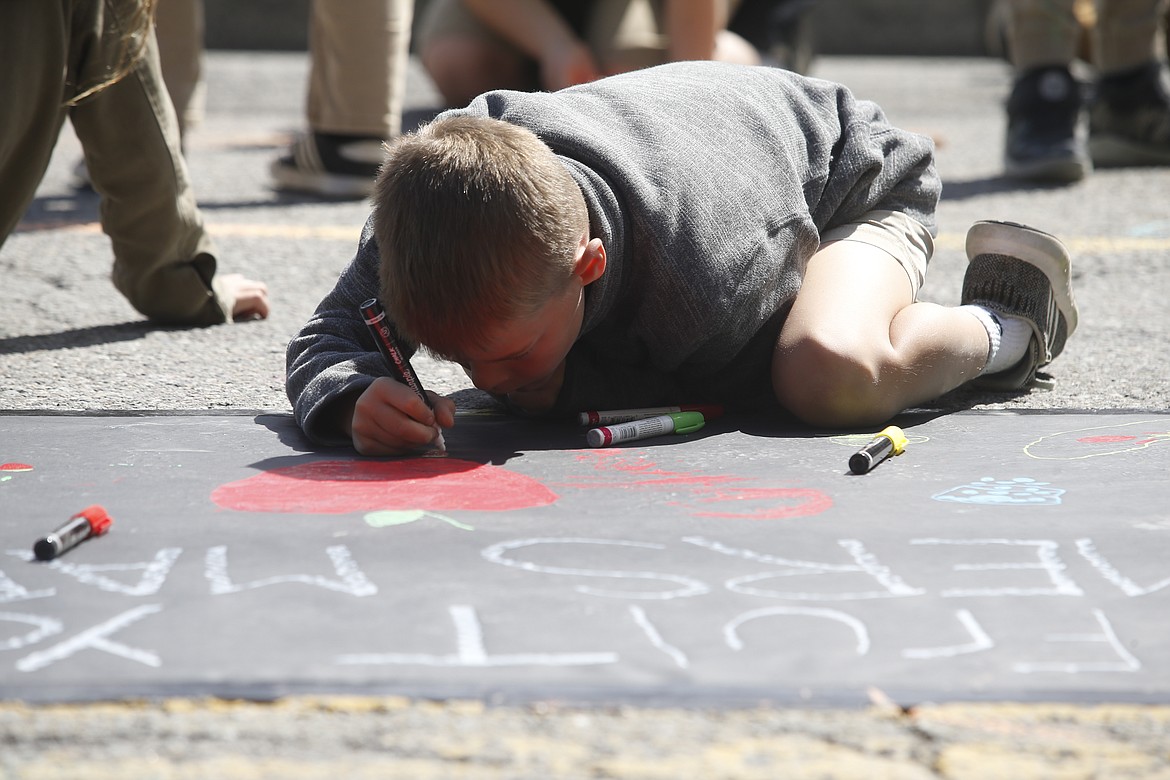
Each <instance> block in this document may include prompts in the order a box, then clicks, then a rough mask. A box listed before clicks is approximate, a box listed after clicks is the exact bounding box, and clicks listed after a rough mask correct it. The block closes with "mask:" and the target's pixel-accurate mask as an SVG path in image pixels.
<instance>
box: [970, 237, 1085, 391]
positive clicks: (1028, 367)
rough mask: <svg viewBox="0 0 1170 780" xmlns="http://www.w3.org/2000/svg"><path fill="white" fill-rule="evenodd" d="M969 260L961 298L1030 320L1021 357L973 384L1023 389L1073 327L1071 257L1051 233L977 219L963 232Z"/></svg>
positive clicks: (989, 387) (1074, 324) (1048, 361)
mask: <svg viewBox="0 0 1170 780" xmlns="http://www.w3.org/2000/svg"><path fill="white" fill-rule="evenodd" d="M967 257H968V258H969V261H970V263H969V265H968V266H967V272H966V274H965V275H964V277H963V295H962V302H963V303H964V304H978V305H980V306H985V307H987V308H988V309H991V310H992V311H993V312H996V313H998V314H1006V315H1010V316H1014V317H1020V318H1022V319H1024V320H1026V321H1027V322H1028V324H1029V325H1031V326H1032V340H1031V341H1030V343H1029V345H1028V349H1027V352H1026V353H1025V355H1024V357H1023V359H1021V360H1020V361H1019V362H1018V363H1016V365H1014V366H1012V367H1011V368H1009V369H1007V370H1006V371H999V372H997V373H994V374H985V375H984V376H981V377H979V378H978V379H976V380H974V382H973V384H975V385H976V386H977V387H981V388H984V389H987V390H1000V391H1012V390H1023V389H1024V388H1026V387H1028V386H1029V385H1031V384H1032V382H1033V381H1034V380H1035V379H1036V371H1037V369H1039V368H1042V367H1043V366H1046V365H1048V364H1049V363H1051V362H1052V361H1053V360H1054V359H1055V358H1056V357H1057V356H1058V355H1059V354H1060V353H1061V352H1062V351H1063V350H1064V344H1065V341H1066V340H1067V339H1068V337H1069V336H1070V335H1072V333H1073V331H1074V330H1076V328H1077V319H1078V315H1077V305H1076V302H1075V301H1074V300H1073V294H1072V261H1071V260H1070V258H1069V255H1068V250H1067V249H1065V247H1064V244H1062V243H1061V242H1060V241H1059V240H1058V239H1057V238H1056V237H1055V236H1051V235H1049V234H1048V233H1044V232H1042V231H1040V230H1036V229H1034V228H1030V227H1028V226H1027V225H1019V224H1016V223H1014V222H992V221H984V222H976V223H975V224H974V225H972V226H971V229H970V230H969V231H968V232H967Z"/></svg>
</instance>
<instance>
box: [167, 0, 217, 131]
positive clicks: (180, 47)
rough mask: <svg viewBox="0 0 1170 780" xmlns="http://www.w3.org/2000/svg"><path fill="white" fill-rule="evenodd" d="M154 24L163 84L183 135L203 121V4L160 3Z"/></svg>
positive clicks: (187, 0)
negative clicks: (165, 86) (164, 83)
mask: <svg viewBox="0 0 1170 780" xmlns="http://www.w3.org/2000/svg"><path fill="white" fill-rule="evenodd" d="M155 22H156V25H155V34H156V35H157V36H158V56H159V59H160V61H161V62H162V74H163V80H164V81H165V82H166V85H167V92H168V93H169V94H170V96H171V103H172V104H173V105H174V107H175V115H176V116H178V118H179V133H180V134H184V133H186V132H187V130H188V129H190V128H192V127H195V126H197V125H198V124H199V122H200V121H202V119H203V109H204V95H205V90H204V82H203V30H204V18H203V0H159V3H158V8H157V10H156V11H155Z"/></svg>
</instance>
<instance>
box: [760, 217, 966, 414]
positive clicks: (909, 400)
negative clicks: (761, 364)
mask: <svg viewBox="0 0 1170 780" xmlns="http://www.w3.org/2000/svg"><path fill="white" fill-rule="evenodd" d="M915 294H916V289H915V283H914V281H912V280H911V279H910V277H908V275H907V271H906V270H905V269H904V267H903V266H902V265H901V263H900V262H899V261H898V260H896V259H895V258H894V257H893V256H892V255H891V254H890V253H889V252H887V251H886V250H884V249H881V248H879V247H877V246H874V245H872V244H869V243H863V242H861V241H854V240H839V241H833V242H831V243H827V244H824V245H822V247H821V249H820V250H819V251H818V252H817V253H816V254H815V255H813V257H812V259H811V260H809V264H808V270H807V272H806V274H805V277H804V282H803V284H802V286H801V288H800V291H799V292H798V293H797V295H796V300H795V302H794V303H793V306H792V311H791V313H790V314H789V315H788V319H787V321H786V322H785V323H784V327H783V328H781V330H780V336H779V339H778V340H777V343H776V353H775V355H774V356H773V361H772V384H773V389H774V390H775V392H776V397H777V400H779V402H780V403H781V404H782V405H783V406H784V407H785V408H787V409H788V410H789V411H791V412H792V413H793V414H795V415H796V416H797V417H800V418H801V419H802V420H804V421H805V422H808V423H810V424H813V425H823V426H828V427H849V426H861V425H875V424H878V423H881V422H884V421H885V420H888V419H889V418H890V417H893V416H894V415H896V414H897V413H899V412H901V411H902V410H904V409H906V408H908V407H910V406H913V405H915V404H918V403H922V402H924V401H929V400H931V399H933V398H937V397H938V396H940V395H942V394H943V393H945V392H947V391H949V390H952V389H954V388H955V387H958V386H959V385H960V384H962V383H963V382H965V381H967V380H968V379H971V378H973V377H975V376H977V375H978V374H979V372H980V371H981V370H982V368H983V365H984V364H985V362H986V361H987V355H988V344H989V341H988V334H987V331H986V329H985V328H984V327H983V325H981V324H980V323H979V321H978V320H977V319H976V318H975V317H973V316H972V315H971V314H969V313H967V312H963V311H960V310H959V309H956V308H947V307H943V306H938V305H936V304H932V303H926V302H916V301H915V300H914V298H915Z"/></svg>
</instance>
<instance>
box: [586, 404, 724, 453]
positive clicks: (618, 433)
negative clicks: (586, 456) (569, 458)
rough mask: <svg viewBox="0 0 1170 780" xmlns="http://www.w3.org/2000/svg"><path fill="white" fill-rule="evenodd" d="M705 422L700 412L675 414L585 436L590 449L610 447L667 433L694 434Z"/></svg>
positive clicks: (590, 432) (600, 429)
mask: <svg viewBox="0 0 1170 780" xmlns="http://www.w3.org/2000/svg"><path fill="white" fill-rule="evenodd" d="M705 422H706V421H705V420H704V419H703V415H702V414H701V413H699V412H675V413H674V414H663V415H660V416H658V417H648V418H646V419H645V420H633V421H631V422H625V423H618V424H617V425H604V426H602V427H600V428H593V429H591V430H590V431H589V432H588V433H586V434H585V441H587V442H589V446H590V447H608V446H609V445H611V444H620V443H621V442H623V441H637V440H638V439H649V438H650V437H651V436H662V435H664V434H667V433H694V432H695V431H697V430H699V429H700V428H702V427H703V424H704V423H705Z"/></svg>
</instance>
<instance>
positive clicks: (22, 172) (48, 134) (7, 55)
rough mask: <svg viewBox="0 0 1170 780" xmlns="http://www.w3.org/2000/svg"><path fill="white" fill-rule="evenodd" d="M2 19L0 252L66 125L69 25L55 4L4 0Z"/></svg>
mask: <svg viewBox="0 0 1170 780" xmlns="http://www.w3.org/2000/svg"><path fill="white" fill-rule="evenodd" d="M3 15H4V23H3V24H0V102H2V105H3V106H4V119H3V121H0V182H3V184H2V185H0V247H2V246H3V245H4V241H5V239H7V238H8V236H9V234H11V233H12V231H13V230H14V229H15V228H16V225H17V223H19V222H20V219H21V217H23V216H24V213H25V211H27V210H28V206H29V204H30V203H32V200H33V197H34V196H35V195H36V190H37V186H38V185H39V184H40V182H41V179H42V178H43V177H44V175H45V170H46V169H47V168H48V166H49V159H50V158H51V157H52V155H53V147H54V146H56V144H57V136H58V135H59V134H60V131H61V125H62V124H63V123H64V121H65V108H64V105H63V101H64V93H65V74H64V72H63V71H62V69H61V63H62V62H64V61H65V59H66V56H67V53H68V49H67V41H68V38H69V33H68V30H69V20H68V18H67V16H66V14H65V11H64V9H63V4H62V3H60V2H47V0H6V1H5V2H4V5H3ZM0 300H2V299H0Z"/></svg>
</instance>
